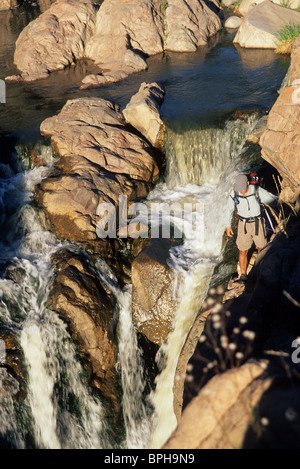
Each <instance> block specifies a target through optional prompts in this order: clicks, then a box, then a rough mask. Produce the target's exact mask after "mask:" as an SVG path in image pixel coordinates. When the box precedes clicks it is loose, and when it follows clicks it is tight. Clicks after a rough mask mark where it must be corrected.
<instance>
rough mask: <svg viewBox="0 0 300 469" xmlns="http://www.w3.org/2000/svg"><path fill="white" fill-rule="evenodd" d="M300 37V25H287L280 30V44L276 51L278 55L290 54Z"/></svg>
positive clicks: (278, 34)
mask: <svg viewBox="0 0 300 469" xmlns="http://www.w3.org/2000/svg"><path fill="white" fill-rule="evenodd" d="M299 35H300V24H294V25H287V26H284V27H283V28H282V29H280V30H279V31H278V33H277V36H278V39H279V44H278V47H277V49H276V52H277V53H278V54H290V53H291V51H292V46H293V43H294V41H295V39H297V37H298V36H299Z"/></svg>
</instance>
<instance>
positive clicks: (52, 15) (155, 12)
mask: <svg viewBox="0 0 300 469" xmlns="http://www.w3.org/2000/svg"><path fill="white" fill-rule="evenodd" d="M207 3H209V4H210V5H211V6H212V7H213V9H215V10H216V9H217V6H218V0H214V1H210V2H207ZM98 6H99V5H95V4H93V0H84V1H80V0H70V1H67V0H59V1H57V2H55V3H54V4H53V5H52V6H51V7H50V9H49V10H47V11H45V12H44V13H43V14H42V15H41V16H40V17H38V18H37V19H36V20H34V21H33V22H31V23H30V24H29V25H28V26H27V27H26V28H25V29H24V30H23V31H22V33H21V34H20V36H19V38H18V40H17V43H16V52H15V65H16V67H17V68H18V70H19V72H20V75H18V76H12V77H7V80H8V81H16V80H19V81H20V80H25V81H33V80H37V79H40V78H46V77H47V76H48V75H49V73H50V72H52V71H54V70H60V69H62V68H64V67H66V66H68V65H70V64H73V63H75V62H76V61H77V60H79V59H81V58H83V57H85V58H89V59H91V60H93V61H94V63H95V65H96V70H98V71H97V73H95V74H91V75H88V76H86V77H85V78H84V79H83V82H82V85H81V88H82V89H85V88H90V87H97V86H101V85H105V84H109V83H113V82H116V81H119V80H122V79H124V78H125V77H128V76H129V75H131V74H132V73H135V72H139V71H142V70H145V69H146V68H147V61H146V59H147V57H148V56H150V55H155V54H158V53H162V52H163V51H164V50H171V51H177V52H183V51H195V50H196V49H197V47H199V46H201V45H205V44H206V43H207V41H208V38H209V37H211V36H213V35H214V34H215V33H216V32H217V31H219V30H220V29H221V27H222V25H221V21H220V19H219V17H218V16H217V14H216V13H215V12H214V11H213V10H212V9H211V8H210V7H208V6H207V4H206V2H205V0H168V1H164V2H162V1H161V0H151V1H150V0H140V1H135V2H132V1H130V0H121V1H120V0H104V2H103V3H102V4H101V6H100V8H99V9H98ZM97 10H99V11H98V13H97Z"/></svg>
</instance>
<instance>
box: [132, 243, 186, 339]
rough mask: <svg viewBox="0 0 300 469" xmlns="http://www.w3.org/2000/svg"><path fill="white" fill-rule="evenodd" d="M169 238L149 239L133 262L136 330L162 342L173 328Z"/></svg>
mask: <svg viewBox="0 0 300 469" xmlns="http://www.w3.org/2000/svg"><path fill="white" fill-rule="evenodd" d="M171 247H172V242H171V241H170V240H168V239H151V240H150V242H149V244H148V246H147V247H146V248H145V249H144V250H143V251H142V252H141V253H140V254H139V255H138V256H137V257H136V258H135V260H134V261H133V263H132V275H131V278H132V314H133V322H134V325H135V327H136V328H137V330H138V331H139V332H141V333H142V334H143V335H145V336H146V337H147V339H148V340H150V342H153V343H155V344H158V345H162V344H163V343H164V342H165V341H166V340H167V338H168V335H169V333H170V332H171V331H172V328H173V320H174V314H175V311H176V306H177V302H176V300H175V299H174V281H175V276H174V272H173V271H172V269H171V268H170V267H169V266H168V263H167V261H168V258H169V250H170V248H171Z"/></svg>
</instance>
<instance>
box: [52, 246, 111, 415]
mask: <svg viewBox="0 0 300 469" xmlns="http://www.w3.org/2000/svg"><path fill="white" fill-rule="evenodd" d="M52 263H53V265H54V266H55V278H54V282H53V285H52V288H51V291H50V294H49V297H48V303H49V306H50V308H51V309H53V310H54V311H56V312H57V313H58V314H59V315H60V316H61V318H62V319H63V320H64V321H65V322H66V323H67V325H68V327H69V330H70V334H71V336H72V338H73V339H74V341H75V343H76V345H77V347H78V348H79V352H80V354H81V356H82V359H83V361H84V363H85V364H86V365H87V366H88V369H89V374H90V378H91V384H92V385H93V386H95V387H96V388H97V389H98V390H99V391H100V393H101V395H102V397H103V399H105V401H106V402H107V403H108V404H109V406H108V407H109V408H110V409H111V412H112V415H114V416H115V417H117V413H118V411H119V407H118V397H117V396H118V392H117V385H118V384H117V381H118V375H117V372H116V360H117V357H116V340H115V337H114V326H113V321H114V307H115V298H114V297H113V295H112V294H111V293H110V292H109V291H108V290H107V289H106V288H105V287H104V286H103V285H102V284H101V281H100V280H99V276H98V275H97V272H96V269H95V267H94V266H93V262H92V260H91V259H90V258H89V256H88V255H87V254H86V253H83V252H82V253H78V254H75V253H72V252H71V251H68V250H66V249H61V250H59V251H57V252H56V253H55V254H54V255H53V256H52Z"/></svg>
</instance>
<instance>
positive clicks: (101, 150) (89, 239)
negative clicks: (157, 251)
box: [35, 98, 159, 257]
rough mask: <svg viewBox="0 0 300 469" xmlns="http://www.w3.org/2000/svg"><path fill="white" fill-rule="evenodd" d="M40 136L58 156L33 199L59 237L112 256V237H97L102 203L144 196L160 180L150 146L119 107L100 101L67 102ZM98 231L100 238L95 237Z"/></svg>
mask: <svg viewBox="0 0 300 469" xmlns="http://www.w3.org/2000/svg"><path fill="white" fill-rule="evenodd" d="M41 133H42V135H45V136H51V143H52V145H53V146H54V147H55V149H56V151H57V152H58V154H59V155H60V156H61V158H60V160H59V162H58V163H57V164H56V171H54V172H53V174H52V175H50V176H49V177H48V178H47V179H45V180H43V181H42V183H41V184H39V185H38V186H37V187H36V191H35V194H36V200H37V201H38V203H39V204H40V205H41V207H42V208H43V209H44V211H45V213H46V215H47V217H48V218H49V220H50V222H51V224H52V225H53V229H54V230H55V231H56V233H57V235H58V236H59V237H60V238H61V239H68V240H70V241H76V242H80V243H83V244H85V245H87V246H90V247H92V248H93V249H96V250H98V251H101V252H102V253H103V254H104V255H105V256H106V257H109V256H111V255H113V253H114V247H115V246H116V242H117V241H116V239H115V236H111V238H108V237H107V238H105V237H98V234H99V232H98V231H97V226H98V223H99V222H100V220H101V217H100V214H99V215H98V214H97V213H99V212H98V206H99V204H100V203H108V204H110V206H111V207H116V209H117V208H118V207H119V197H120V196H124V197H126V198H127V200H128V203H130V201H134V202H136V201H138V200H140V199H141V198H144V197H145V196H146V194H147V193H148V191H149V189H150V187H151V185H152V184H153V183H154V182H155V181H156V180H157V178H158V176H159V170H158V166H157V164H156V162H155V160H154V158H153V156H152V150H151V148H150V147H149V143H147V142H146V141H145V140H143V139H142V138H141V137H139V136H137V135H136V134H134V133H132V132H131V131H129V130H128V129H127V128H126V125H125V121H124V119H123V117H122V115H121V114H120V112H119V110H118V108H117V107H116V106H114V105H113V104H112V103H110V102H108V101H105V100H102V99H84V98H82V99H79V100H74V101H68V102H67V104H66V105H65V106H64V108H63V109H62V111H61V112H60V113H59V114H58V115H57V116H55V117H53V118H50V119H46V121H44V122H43V123H42V125H41ZM97 233H98V234H97Z"/></svg>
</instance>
